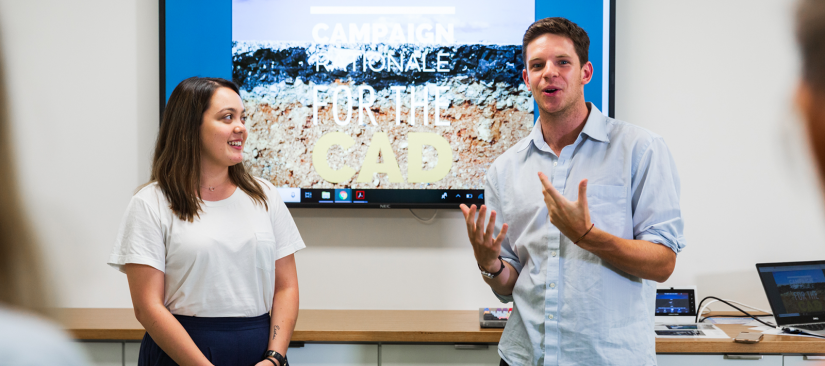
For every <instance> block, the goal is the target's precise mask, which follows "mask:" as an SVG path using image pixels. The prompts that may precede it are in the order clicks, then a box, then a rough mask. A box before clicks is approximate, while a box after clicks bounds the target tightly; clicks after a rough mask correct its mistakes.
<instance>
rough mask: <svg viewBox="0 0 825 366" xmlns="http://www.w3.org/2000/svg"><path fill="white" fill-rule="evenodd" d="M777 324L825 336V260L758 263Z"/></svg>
mask: <svg viewBox="0 0 825 366" xmlns="http://www.w3.org/2000/svg"><path fill="white" fill-rule="evenodd" d="M756 270H757V272H759V279H761V280H762V286H763V287H764V288H765V295H767V297H768V302H770V304H771V311H773V315H774V318H775V319H776V325H777V326H779V327H782V328H783V329H785V330H789V331H791V332H794V331H796V332H800V333H805V334H810V335H815V336H820V337H825V261H811V262H785V263H759V264H757V265H756Z"/></svg>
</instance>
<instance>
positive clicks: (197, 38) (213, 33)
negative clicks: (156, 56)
mask: <svg viewBox="0 0 825 366" xmlns="http://www.w3.org/2000/svg"><path fill="white" fill-rule="evenodd" d="M165 52H166V65H165V67H166V100H169V95H171V94H172V90H173V89H174V88H175V86H177V85H178V83H180V82H181V81H182V80H183V79H186V78H188V77H192V76H204V77H219V78H224V79H229V80H231V79H232V1H230V0H166V50H165Z"/></svg>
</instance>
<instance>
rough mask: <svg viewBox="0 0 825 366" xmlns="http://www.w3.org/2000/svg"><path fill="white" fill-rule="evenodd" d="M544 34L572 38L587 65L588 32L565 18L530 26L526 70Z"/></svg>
mask: <svg viewBox="0 0 825 366" xmlns="http://www.w3.org/2000/svg"><path fill="white" fill-rule="evenodd" d="M814 1H817V0H814ZM544 34H557V35H560V36H564V37H567V38H570V40H571V41H573V46H574V47H575V48H576V55H577V56H579V61H580V62H581V66H584V64H586V63H587V51H588V50H589V49H590V37H588V36H587V32H585V31H584V29H582V28H581V27H579V26H578V25H577V24H576V23H573V22H571V21H569V20H567V19H565V18H561V17H554V18H544V19H539V20H537V21H535V22H534V23H533V24H530V26H529V27H527V31H525V32H524V39H523V40H522V41H521V57H522V58H523V59H524V68H527V61H528V60H527V45H528V44H529V43H530V42H533V40H535V39H536V38H539V37H540V36H542V35H544Z"/></svg>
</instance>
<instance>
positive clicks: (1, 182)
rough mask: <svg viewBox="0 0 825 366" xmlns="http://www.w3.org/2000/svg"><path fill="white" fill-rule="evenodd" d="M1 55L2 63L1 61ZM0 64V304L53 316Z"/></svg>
mask: <svg viewBox="0 0 825 366" xmlns="http://www.w3.org/2000/svg"><path fill="white" fill-rule="evenodd" d="M1 59H2V57H0V62H2V60H1ZM2 66H3V65H2V64H0V304H2V305H6V306H11V307H15V308H18V309H26V310H34V311H37V312H39V313H41V314H43V315H52V314H49V312H48V311H47V310H46V307H48V306H49V305H50V304H49V303H48V302H46V300H48V296H47V295H48V291H45V290H44V288H43V286H44V285H45V281H44V278H43V272H42V271H41V265H40V260H39V259H40V255H39V254H40V253H39V252H38V247H37V243H36V241H35V240H34V236H33V235H32V231H31V228H30V227H29V222H28V220H27V219H26V214H25V210H23V205H22V203H21V201H20V198H19V197H20V194H19V191H18V190H17V179H16V176H17V175H16V174H15V168H14V162H13V159H12V157H13V155H12V151H11V149H9V145H10V144H11V142H12V139H11V136H9V135H10V131H9V128H10V123H9V121H10V119H9V114H10V113H9V108H8V104H7V100H8V99H7V96H6V88H5V85H6V84H5V78H4V74H3V67H2Z"/></svg>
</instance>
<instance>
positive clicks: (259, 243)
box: [255, 232, 275, 271]
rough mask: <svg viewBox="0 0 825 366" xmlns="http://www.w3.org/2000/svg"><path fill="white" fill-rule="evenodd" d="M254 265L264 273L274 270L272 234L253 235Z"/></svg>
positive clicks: (258, 233) (260, 233)
mask: <svg viewBox="0 0 825 366" xmlns="http://www.w3.org/2000/svg"><path fill="white" fill-rule="evenodd" d="M255 265H256V266H257V267H258V268H260V269H262V270H265V271H272V270H274V269H275V235H272V233H269V232H256V233H255Z"/></svg>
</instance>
